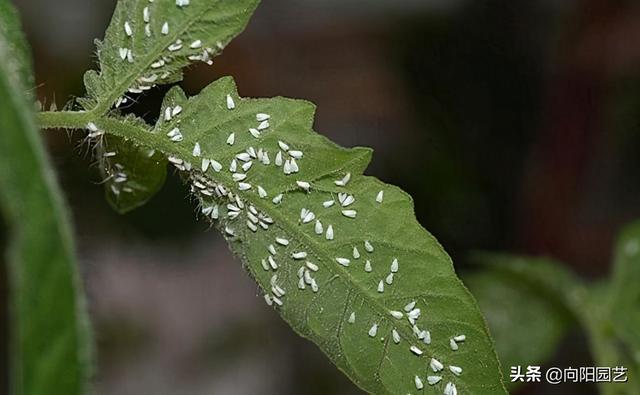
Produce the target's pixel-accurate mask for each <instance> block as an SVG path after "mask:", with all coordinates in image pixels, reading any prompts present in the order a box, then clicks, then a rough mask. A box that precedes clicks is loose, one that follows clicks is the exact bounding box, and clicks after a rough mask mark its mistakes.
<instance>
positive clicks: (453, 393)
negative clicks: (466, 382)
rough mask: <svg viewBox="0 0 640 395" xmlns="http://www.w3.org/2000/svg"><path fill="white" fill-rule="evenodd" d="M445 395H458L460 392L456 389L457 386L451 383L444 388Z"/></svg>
mask: <svg viewBox="0 0 640 395" xmlns="http://www.w3.org/2000/svg"><path fill="white" fill-rule="evenodd" d="M444 395H458V390H457V389H456V385H455V384H453V383H451V382H449V383H447V385H446V386H445V387H444Z"/></svg>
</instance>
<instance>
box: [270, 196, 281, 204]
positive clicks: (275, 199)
mask: <svg viewBox="0 0 640 395" xmlns="http://www.w3.org/2000/svg"><path fill="white" fill-rule="evenodd" d="M283 197H284V195H283V194H279V195H278V196H276V197H274V198H273V199H272V200H271V201H272V202H273V204H280V203H281V202H282V198H283Z"/></svg>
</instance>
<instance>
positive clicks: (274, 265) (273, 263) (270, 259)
mask: <svg viewBox="0 0 640 395" xmlns="http://www.w3.org/2000/svg"><path fill="white" fill-rule="evenodd" d="M268 260H269V265H270V266H271V268H272V269H273V270H277V269H278V263H277V262H276V260H275V259H273V256H271V255H269V258H268Z"/></svg>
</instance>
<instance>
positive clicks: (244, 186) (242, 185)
mask: <svg viewBox="0 0 640 395" xmlns="http://www.w3.org/2000/svg"><path fill="white" fill-rule="evenodd" d="M238 189H239V190H241V191H248V190H249V189H251V184H247V183H246V182H241V183H239V184H238Z"/></svg>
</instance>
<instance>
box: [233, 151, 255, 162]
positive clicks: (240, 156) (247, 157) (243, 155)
mask: <svg viewBox="0 0 640 395" xmlns="http://www.w3.org/2000/svg"><path fill="white" fill-rule="evenodd" d="M236 159H239V160H241V161H243V162H249V161H250V160H251V155H249V154H248V153H246V152H241V153H239V154H237V155H236Z"/></svg>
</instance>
